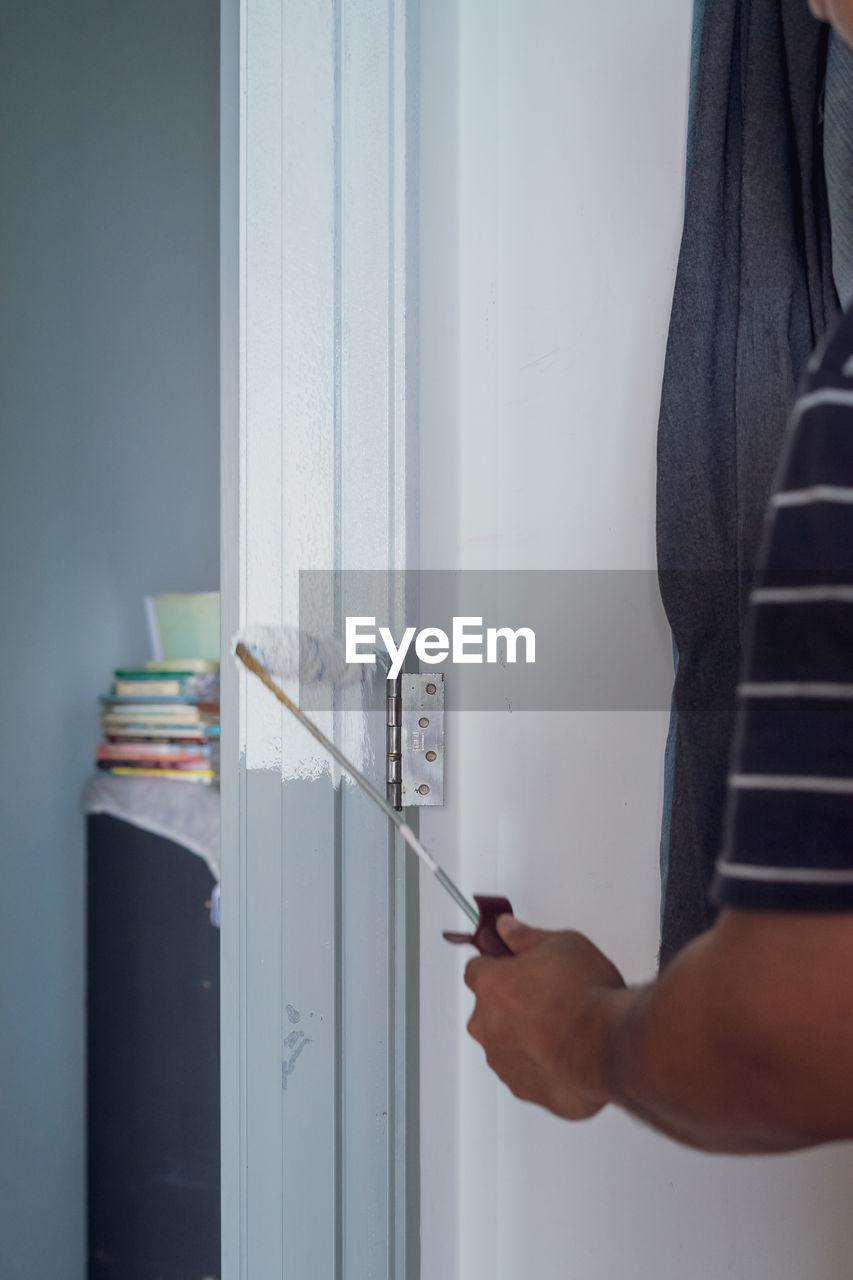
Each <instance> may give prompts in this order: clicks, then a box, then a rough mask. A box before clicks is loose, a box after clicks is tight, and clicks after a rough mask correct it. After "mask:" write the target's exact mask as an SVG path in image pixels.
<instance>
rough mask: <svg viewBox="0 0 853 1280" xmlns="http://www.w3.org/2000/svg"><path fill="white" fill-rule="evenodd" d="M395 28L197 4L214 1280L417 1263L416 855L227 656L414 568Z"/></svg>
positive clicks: (411, 401)
mask: <svg viewBox="0 0 853 1280" xmlns="http://www.w3.org/2000/svg"><path fill="white" fill-rule="evenodd" d="M417 27H418V20H417V6H416V5H415V4H413V3H407V0H326V2H325V3H320V4H318V3H316V2H315V0H251V3H250V2H249V0H221V50H222V55H221V56H222V75H221V89H222V92H221V224H220V233H221V292H220V306H221V539H222V543H221V574H222V576H221V600H222V641H223V645H222V652H223V667H222V762H221V771H222V776H221V800H222V904H221V920H222V936H221V1013H222V1032H221V1081H222V1085H221V1089H222V1277H223V1280H277V1278H278V1277H286V1278H287V1280H303V1278H304V1277H305V1276H308V1275H324V1276H326V1275H328V1276H330V1277H332V1276H334V1277H365V1276H368V1275H369V1276H370V1277H371V1280H382V1278H383V1277H385V1278H387V1280H404V1278H405V1280H417V1277H418V1274H419V1255H420V1249H419V1230H418V1228H419V1219H420V1204H419V1143H418V1056H419V1055H418V999H417V992H418V984H417V974H418V875H417V867H416V866H413V865H412V861H411V860H410V859H407V857H406V856H405V854H404V850H403V848H402V847H401V846H400V844H399V840H398V839H397V838H394V837H393V836H392V835H391V834H390V833H389V831H388V824H387V822H386V821H385V820H384V819H383V818H381V816H377V815H375V814H374V813H372V812H370V810H369V806H367V805H366V804H365V803H364V801H363V798H362V797H361V796H360V795H355V794H353V791H352V788H350V787H348V786H346V785H343V786H340V787H337V788H336V787H335V786H333V785H332V782H331V781H330V779H329V778H328V777H324V776H321V777H318V778H314V779H313V780H311V778H310V773H311V770H310V767H309V768H303V767H302V766H303V765H305V763H306V760H307V761H308V763H309V765H310V760H309V758H308V755H307V748H306V745H305V741H304V739H301V738H299V736H298V734H299V733H302V732H304V731H302V730H301V728H300V726H298V725H296V724H295V723H291V722H290V721H289V720H288V719H287V718H286V713H285V715H284V716H283V714H282V709H281V708H279V707H278V705H277V704H276V703H275V702H274V701H273V700H271V699H270V698H269V695H268V693H267V692H266V691H265V690H263V688H262V687H260V686H257V685H256V682H251V681H250V680H247V676H246V673H245V672H238V671H237V669H236V665H235V664H234V663H233V662H232V661H231V660H230V657H229V656H228V655H229V653H230V646H231V641H232V637H233V636H234V635H235V634H236V632H237V631H238V630H239V629H240V627H241V626H243V625H245V624H246V623H247V622H273V623H282V624H289V625H292V624H293V623H294V621H295V611H296V610H298V570H299V569H300V568H306V569H308V568H310V569H317V568H322V569H330V570H341V569H380V570H396V569H406V568H414V567H416V565H417V560H418V542H417V501H416V496H417V493H418V470H417V449H418V443H417V420H416V405H417V381H416V360H415V358H414V352H415V351H416V345H415V338H416V335H415V333H414V321H413V317H415V316H416V314H417V256H416V240H417V237H416V203H415V196H416V181H415V175H416V172H417V167H416V166H417V146H416V141H417V85H418V67H417ZM389 581H390V579H389ZM375 736H376V738H377V742H378V740H379V732H378V731H377V732H376V734H375ZM383 762H384V753H383V752H381V750H380V754H379V755H378V756H377V768H378V770H379V773H380V774H382V773H383V768H382V766H383ZM303 1050H304V1052H303Z"/></svg>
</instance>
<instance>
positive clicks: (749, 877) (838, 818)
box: [711, 378, 853, 911]
mask: <svg viewBox="0 0 853 1280" xmlns="http://www.w3.org/2000/svg"><path fill="white" fill-rule="evenodd" d="M816 384H817V385H816ZM711 896H712V899H713V900H714V901H715V902H716V903H717V904H718V905H720V906H736V907H744V908H747V909H767V910H796V911H804V910H805V911H834V910H845V911H847V910H853V378H851V379H847V380H846V381H845V380H841V379H838V378H835V379H831V380H829V383H828V385H820V379H819V378H816V379H815V380H814V381H813V383H812V386H811V388H809V389H808V390H807V391H806V393H805V394H804V395H803V396H802V397H801V399H800V400H799V401H798V403H797V405H796V406H795V410H794V415H793V417H792V421H791V424H790V426H789V435H788V440H787V445H786V450H785V457H784V461H783V464H782V468H781V470H780V474H779V480H778V488H777V489H776V491H775V493H774V495H773V497H772V498H771V501H770V506H769V509H768V514H767V521H766V526H765V536H764V543H763V550H762V557H761V563H760V566H759V572H758V574H757V576H756V581H755V586H754V588H753V591H752V593H751V596H750V603H749V616H748V622H747V642H746V657H745V663H744V667H743V671H742V680H741V684H740V685H739V688H738V716H737V729H736V734H735V741H734V747H733V752H732V761H731V772H730V774H729V779H728V799H727V809H726V820H725V829H724V836H723V846H722V852H721V855H720V858H719V860H718V863H717V867H716V872H715V877H714V881H713V884H712V887H711Z"/></svg>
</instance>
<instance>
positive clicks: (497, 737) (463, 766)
mask: <svg viewBox="0 0 853 1280" xmlns="http://www.w3.org/2000/svg"><path fill="white" fill-rule="evenodd" d="M690 7H691V6H690V5H689V4H687V3H685V0H647V3H645V4H643V5H637V4H635V3H633V2H632V0H610V3H607V4H593V3H586V4H580V3H571V4H567V3H565V0H429V2H428V3H423V4H422V6H421V9H422V88H421V114H422V165H421V244H422V260H421V332H422V347H421V385H422V400H421V439H422V456H421V478H422V492H421V501H422V514H421V548H422V563H423V566H424V567H426V568H450V567H461V568H474V567H476V568H537V569H541V568H563V569H568V568H575V567H582V568H599V569H605V568H636V569H650V568H652V567H653V565H654V453H655V431H656V417H657V405H658V398H659V391H660V378H661V371H662V366H663V352H664V343H665V337H666V329H667V322H668V314H669V305H670V299H671V291H672V285H673V279H674V271H675V263H676V257H677V251H678V240H679V234H680V213H681V200H682V181H683V151H684V135H685V121H686V106H687V77H688V61H689V44H690ZM666 643H667V641H666V636H665V632H664V629H663V628H661V644H662V645H664V644H666ZM665 728H666V716H665V714H664V713H663V712H661V713H650V714H639V713H631V714H628V713H626V714H621V715H620V714H609V715H605V714H598V715H596V714H586V715H581V714H568V713H567V714H562V713H561V714H557V713H550V714H540V715H534V714H528V715H519V714H512V715H510V714H506V715H500V714H498V713H493V714H490V715H485V714H483V715H471V714H469V715H467V716H466V717H465V718H464V721H463V722H462V723H458V722H457V723H455V724H453V723H451V724H450V726H449V729H448V764H449V770H450V776H449V778H448V783H447V795H448V803H447V806H446V808H445V809H444V810H442V811H439V812H436V811H425V815H424V819H423V824H422V830H423V832H424V833H425V838H426V840H427V843H428V844H429V845H430V847H431V848H432V849H434V851H435V853H436V855H437V856H438V857H439V858H440V860H441V861H442V862H443V863H444V864H445V866H447V869H448V871H449V872H450V874H451V875H453V876H454V878H456V879H457V881H458V883H459V884H460V885H461V886H462V887H463V889H464V890H466V891H468V892H473V891H493V892H502V893H506V894H507V895H508V896H509V897H510V898H511V899H512V900H513V903H514V905H515V909H516V912H517V913H518V914H519V915H520V916H521V917H522V918H525V919H527V920H530V921H531V922H535V923H541V924H544V925H549V926H559V925H570V926H573V927H579V928H581V929H583V930H585V931H587V932H589V933H590V934H591V935H592V936H593V938H594V939H595V940H596V941H597V942H598V943H599V944H600V945H601V946H602V947H603V948H604V949H605V950H607V951H608V952H609V953H610V954H611V955H612V956H613V957H614V959H615V960H616V962H617V963H618V964H619V965H620V966H621V967H622V969H623V972H624V973H625V975H626V977H627V978H628V979H629V980H635V981H638V980H642V979H644V978H645V977H648V976H650V975H651V974H652V972H653V971H654V967H655V956H656V948H657V912H658V887H657V859H658V850H657V844H658V830H659V821H660V798H661V785H662V764H661V760H662V752H663V743H664V737H665ZM451 914H452V908H451V906H450V904H449V903H448V902H447V900H446V899H444V898H443V896H439V894H438V893H436V892H435V891H434V886H432V885H430V884H424V886H423V892H422V957H423V964H422V1023H421V1040H422V1061H421V1066H422V1124H423V1199H422V1206H423V1276H424V1280H437V1278H438V1277H442V1280H444V1278H447V1280H451V1278H455V1280H487V1278H488V1280H510V1278H512V1280H516V1278H517V1277H518V1276H519V1275H520V1274H521V1275H529V1276H533V1275H535V1276H537V1277H538V1278H541V1280H551V1278H552V1277H553V1278H554V1280H556V1277H563V1276H568V1275H570V1276H573V1277H578V1280H599V1278H600V1280H613V1278H614V1277H627V1276H631V1277H634V1278H636V1280H646V1277H648V1280H684V1277H687V1276H689V1277H690V1280H712V1277H713V1280H717V1278H718V1277H719V1276H720V1275H732V1276H737V1277H744V1278H745V1277H749V1280H765V1278H766V1280H770V1277H773V1278H774V1280H779V1278H780V1277H783V1278H785V1280H801V1278H802V1277H803V1276H805V1275H808V1276H809V1277H811V1278H812V1280H840V1278H841V1277H842V1276H847V1275H849V1258H850V1256H851V1249H853V1219H851V1215H850V1214H849V1213H848V1212H847V1211H846V1210H845V1207H844V1205H845V1195H844V1183H845V1182H847V1181H849V1179H850V1177H851V1174H853V1160H851V1156H850V1152H849V1151H848V1150H847V1149H838V1150H833V1151H826V1152H818V1153H813V1154H808V1155H804V1156H798V1157H784V1158H776V1159H763V1160H754V1159H748V1160H735V1159H728V1158H725V1159H724V1158H709V1157H705V1156H701V1155H698V1154H695V1153H692V1152H689V1151H686V1150H684V1149H681V1148H679V1147H677V1146H675V1145H674V1144H671V1143H669V1142H667V1141H665V1140H663V1139H661V1138H659V1137H658V1136H656V1135H655V1134H653V1133H651V1132H650V1131H648V1130H646V1129H644V1128H642V1127H641V1126H640V1125H638V1124H636V1123H635V1122H634V1121H633V1120H630V1119H628V1118H627V1117H625V1116H624V1115H622V1114H619V1113H616V1112H605V1113H603V1114H602V1115H601V1116H600V1117H598V1118H596V1119H595V1120H593V1121H591V1122H589V1123H588V1124H585V1125H583V1126H580V1127H569V1126H566V1125H563V1124H561V1123H560V1122H558V1121H557V1120H555V1119H553V1118H552V1117H550V1116H548V1115H546V1114H545V1113H543V1112H540V1111H538V1110H536V1109H534V1108H531V1107H529V1106H526V1105H523V1104H520V1103H518V1102H516V1101H515V1100H514V1099H513V1098H512V1097H511V1096H510V1095H509V1093H508V1092H506V1091H505V1090H504V1089H503V1087H502V1086H500V1085H499V1084H498V1083H497V1082H496V1080H495V1079H494V1078H493V1077H492V1076H491V1075H490V1073H488V1071H487V1069H486V1067H485V1065H484V1062H483V1058H482V1053H481V1051H480V1049H479V1048H478V1047H477V1046H476V1045H475V1044H474V1043H473V1042H472V1041H470V1039H469V1038H468V1037H467V1036H465V1035H464V1032H463V1028H464V1024H465V1021H466V1020H467V1016H468V1013H469V1009H470V997H469V994H468V992H467V991H466V989H465V988H464V987H463V985H462V982H461V973H462V968H463V965H464V960H465V956H464V955H463V954H460V953H458V952H456V951H455V950H451V949H450V948H448V947H447V946H446V945H445V944H444V943H443V942H442V941H441V939H440V930H441V928H442V927H447V926H448V924H449V920H450V916H451Z"/></svg>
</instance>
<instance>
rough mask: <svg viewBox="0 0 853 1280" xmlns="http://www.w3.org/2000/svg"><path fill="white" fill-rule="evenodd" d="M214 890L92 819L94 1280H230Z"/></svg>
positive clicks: (156, 842)
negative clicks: (223, 1201) (222, 1179)
mask: <svg viewBox="0 0 853 1280" xmlns="http://www.w3.org/2000/svg"><path fill="white" fill-rule="evenodd" d="M164 785H167V784H164ZM213 887H214V880H213V877H212V875H211V873H210V871H209V869H208V867H207V866H206V864H205V863H204V862H203V861H202V859H201V858H199V857H197V856H196V855H195V854H193V853H191V852H189V851H188V850H187V849H185V848H183V847H182V846H181V845H178V844H174V843H172V842H171V841H169V840H165V839H163V838H161V837H159V836H155V835H151V834H149V833H148V832H146V831H142V830H140V829H139V828H138V827H135V826H131V825H129V824H128V823H125V822H121V821H118V820H117V819H115V818H112V817H107V816H101V815H99V816H93V817H90V818H89V819H88V930H87V932H88V1203H89V1277H90V1280H204V1278H206V1277H212V1278H217V1277H218V1276H219V1274H220V1247H219V1216H220V1215H219V1195H220V1188H219V931H218V929H215V928H214V927H213V926H212V925H211V923H210V898H211V892H212V890H213Z"/></svg>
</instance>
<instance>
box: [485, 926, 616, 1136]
mask: <svg viewBox="0 0 853 1280" xmlns="http://www.w3.org/2000/svg"><path fill="white" fill-rule="evenodd" d="M497 927H498V932H499V933H500V935H501V937H502V938H503V940H504V942H505V943H506V944H507V946H508V947H509V948H510V950H511V951H512V952H513V953H514V954H513V956H512V958H506V959H499V960H493V959H488V958H486V957H479V958H477V959H474V960H471V961H469V963H468V966H467V968H466V970H465V981H466V983H467V984H468V986H469V987H470V988H471V990H472V991H473V992H474V995H475V996H476V998H477V1003H476V1006H475V1009H474V1013H473V1014H472V1016H471V1020H470V1022H469V1023H468V1030H469V1031H470V1033H471V1035H472V1036H473V1037H474V1039H475V1040H477V1041H479V1043H480V1044H481V1045H482V1046H483V1048H484V1049H485V1051H486V1060H487V1062H488V1064H489V1066H490V1067H491V1068H492V1069H493V1070H494V1071H495V1072H496V1073H497V1075H498V1076H500V1078H501V1080H503V1082H504V1083H505V1084H506V1085H508V1086H509V1088H510V1089H511V1090H512V1092H513V1093H514V1094H515V1095H516V1097H518V1098H522V1099H523V1100H524V1101H527V1102H536V1103H538V1104H539V1105H540V1106H543V1107H547V1108H548V1109H549V1110H550V1111H553V1112H554V1113H555V1114H556V1115H558V1116H561V1117H563V1119H566V1120H583V1119H586V1118H587V1117H589V1116H593V1115H595V1114H596V1112H598V1111H600V1110H601V1108H602V1107H603V1106H604V1105H605V1104H606V1103H607V1102H608V1101H609V1100H610V1099H609V1097H608V1093H607V1089H606V1086H605V1083H604V1080H603V1078H602V1074H601V1070H600V1062H601V1057H602V1054H601V1045H602V1042H603V1038H604V1036H605V1035H606V1027H607V1024H608V1021H609V1017H608V1006H609V1005H610V1004H611V1003H612V996H613V993H615V992H618V991H621V990H623V989H624V987H625V983H624V982H623V980H622V977H621V975H620V973H619V971H618V970H617V969H616V968H615V967H614V965H612V964H611V963H610V961H609V960H608V959H607V957H606V956H604V955H602V953H601V952H600V951H599V950H598V948H597V947H595V946H593V944H592V943H591V942H590V941H589V939H588V938H585V937H584V936H583V934H580V933H573V932H570V931H565V932H562V931H561V932H553V931H548V930H545V929H532V928H530V927H529V926H528V925H525V924H522V923H521V922H520V921H518V920H516V919H515V918H514V917H513V916H509V915H506V916H501V917H500V918H499V920H498V925H497Z"/></svg>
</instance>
